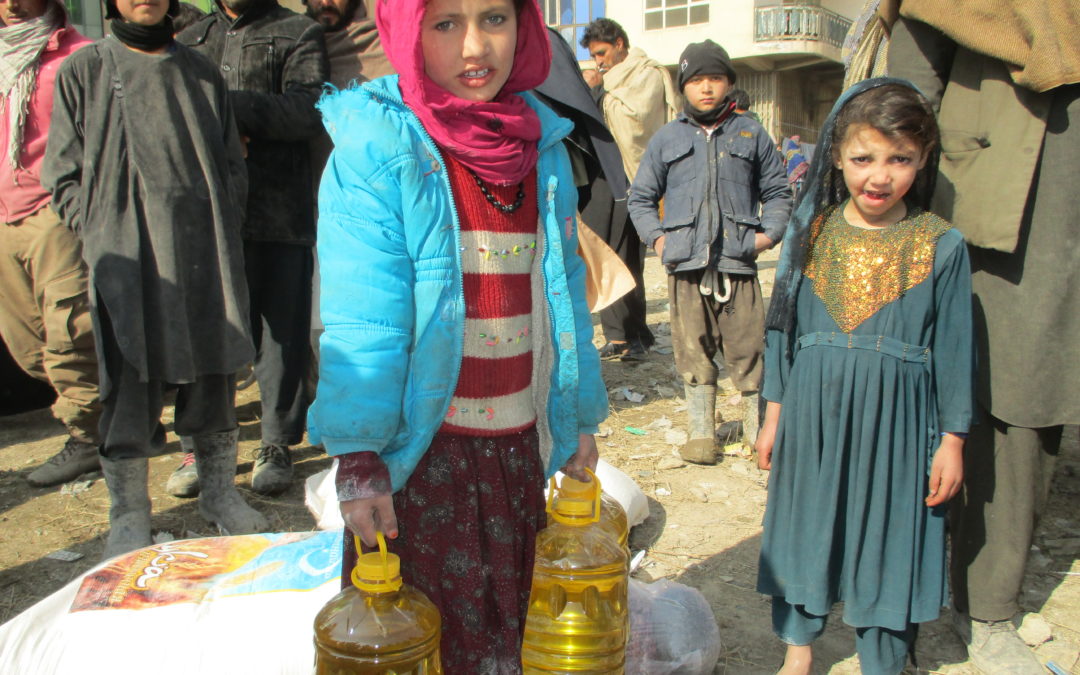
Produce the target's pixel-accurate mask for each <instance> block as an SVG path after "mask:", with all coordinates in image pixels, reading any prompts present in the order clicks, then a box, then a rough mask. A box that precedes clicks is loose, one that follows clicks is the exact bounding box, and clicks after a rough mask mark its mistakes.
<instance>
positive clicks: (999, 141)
mask: <svg viewBox="0 0 1080 675" xmlns="http://www.w3.org/2000/svg"><path fill="white" fill-rule="evenodd" d="M900 11H901V16H903V13H904V9H903V7H901V10H900ZM905 52H906V53H905ZM889 74H890V75H892V76H894V77H902V78H904V79H907V80H910V81H911V82H912V83H914V84H915V85H916V86H918V87H919V88H920V89H921V90H922V92H923V93H924V94H926V96H927V97H928V98H929V99H930V101H931V103H933V104H934V107H935V108H936V109H937V110H938V124H939V126H940V128H941V150H942V156H941V166H940V174H939V176H938V184H937V189H936V190H935V193H934V202H933V206H932V208H933V210H934V212H935V213H937V214H939V215H940V216H941V217H943V218H945V219H947V220H950V221H952V223H953V224H954V225H956V227H957V228H959V229H960V231H961V232H963V233H964V236H965V238H967V240H968V242H969V243H971V244H973V245H975V246H981V247H983V248H990V249H995V250H998V251H1005V252H1012V251H1014V250H1015V249H1016V244H1017V241H1018V237H1019V232H1020V223H1021V220H1022V218H1023V214H1024V208H1025V206H1026V205H1027V199H1028V193H1029V191H1030V189H1031V181H1032V178H1033V176H1034V174H1035V168H1036V166H1037V164H1038V160H1039V149H1040V148H1041V147H1042V140H1043V135H1044V134H1045V133H1046V116H1047V113H1048V112H1049V106H1050V99H1051V94H1039V93H1036V92H1033V91H1031V90H1028V89H1024V88H1022V87H1018V86H1016V85H1015V84H1014V83H1013V81H1012V79H1011V77H1010V75H1009V71H1008V69H1007V67H1006V66H1005V65H1004V64H1003V63H1002V62H1001V61H999V60H998V59H995V58H992V57H989V56H983V55H981V54H977V53H975V52H973V51H971V50H970V49H967V48H965V47H961V46H959V45H957V44H956V42H954V41H953V40H952V39H950V38H948V37H946V36H945V35H944V34H942V33H941V32H940V31H938V30H935V29H933V28H931V27H930V26H928V25H926V24H924V23H921V22H918V21H910V20H908V19H904V18H902V19H901V20H900V21H899V22H897V23H896V24H895V25H894V26H893V34H892V40H891V43H890V56H889ZM946 85H947V88H946ZM988 186H993V187H992V189H988Z"/></svg>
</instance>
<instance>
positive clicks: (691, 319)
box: [628, 40, 791, 464]
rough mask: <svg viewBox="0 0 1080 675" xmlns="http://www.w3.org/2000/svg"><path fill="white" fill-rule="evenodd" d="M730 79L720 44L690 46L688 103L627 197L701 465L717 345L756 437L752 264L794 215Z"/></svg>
mask: <svg viewBox="0 0 1080 675" xmlns="http://www.w3.org/2000/svg"><path fill="white" fill-rule="evenodd" d="M734 84H735V70H734V68H732V66H731V60H730V59H729V58H728V55H727V52H726V51H724V49H723V48H722V47H720V45H718V44H716V43H715V42H713V41H711V40H706V41H704V42H699V43H695V44H691V45H688V46H687V47H686V49H685V50H684V51H683V53H682V56H681V57H679V89H680V90H681V91H682V93H683V96H684V97H685V99H686V104H685V107H684V109H683V111H682V112H681V113H679V116H678V118H676V119H675V120H674V121H672V122H669V123H668V124H667V125H665V126H664V127H663V128H661V129H660V131H658V132H657V133H656V134H655V135H654V136H653V138H652V140H651V141H650V142H649V147H648V149H646V151H645V156H644V157H643V158H642V161H641V166H640V167H639V168H638V172H637V176H636V177H635V179H634V184H633V186H632V187H631V189H630V198H629V202H628V203H629V209H630V215H631V217H632V218H633V220H634V227H636V228H637V231H638V233H639V234H640V235H641V239H642V241H644V242H645V243H646V245H648V246H651V247H653V248H654V249H655V250H656V254H657V255H658V256H660V259H661V261H662V262H663V264H664V267H665V269H667V272H668V296H669V298H670V304H671V332H672V338H673V346H674V352H675V366H676V368H677V370H678V372H679V374H680V376H681V377H682V378H683V383H684V385H685V387H686V401H687V406H688V414H689V418H690V425H689V440H688V442H687V444H686V445H685V446H683V448H682V449H681V450H680V454H681V455H682V457H683V459H685V460H686V461H689V462H695V463H698V464H715V463H716V441H715V428H716V421H715V410H716V380H717V376H718V375H719V371H718V369H717V367H716V365H715V364H714V363H713V357H714V356H716V354H717V352H719V353H720V354H721V355H723V358H724V364H725V368H726V370H727V373H728V375H730V376H731V381H732V383H733V384H734V385H735V386H736V387H737V388H738V389H739V391H741V392H742V394H743V399H744V405H745V409H744V411H745V412H744V416H743V425H744V426H743V428H744V440H745V441H747V442H749V443H750V444H751V445H753V443H754V437H755V436H756V435H757V421H758V413H757V407H758V388H759V386H760V383H761V370H762V351H763V348H764V344H763V335H764V331H765V313H764V304H763V301H762V297H761V286H760V285H759V284H758V279H757V264H756V263H755V260H756V259H757V256H758V254H759V253H761V252H762V251H764V250H765V249H767V248H771V247H772V246H773V245H775V244H776V243H777V242H779V241H780V240H781V239H782V238H783V235H784V228H785V227H786V225H787V221H788V216H789V215H790V213H791V190H790V189H789V188H788V182H787V178H786V177H785V175H784V167H783V164H782V163H781V161H780V155H779V153H777V151H776V149H775V148H774V147H773V142H772V139H771V138H770V137H769V134H768V133H767V132H766V131H765V129H764V128H763V127H762V126H761V125H760V124H758V123H757V122H755V121H753V120H751V119H749V118H746V117H743V116H741V115H736V114H734V108H735V102H734V101H733V100H732V99H731V97H730V96H729V95H728V94H729V92H730V91H731V88H732V86H733V85H734ZM661 198H664V213H663V219H662V220H661V218H660V214H659V205H660V200H661ZM759 214H760V215H759Z"/></svg>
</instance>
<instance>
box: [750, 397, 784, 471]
mask: <svg viewBox="0 0 1080 675" xmlns="http://www.w3.org/2000/svg"><path fill="white" fill-rule="evenodd" d="M780 410H781V404H779V403H774V402H773V401H767V402H766V403H765V421H764V422H762V424H761V428H760V429H758V435H757V441H755V442H754V452H756V453H757V465H758V468H759V469H761V470H762V471H769V470H770V469H772V451H773V444H774V443H775V442H776V427H777V425H778V424H779V423H780Z"/></svg>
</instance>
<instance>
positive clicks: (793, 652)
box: [776, 645, 814, 675]
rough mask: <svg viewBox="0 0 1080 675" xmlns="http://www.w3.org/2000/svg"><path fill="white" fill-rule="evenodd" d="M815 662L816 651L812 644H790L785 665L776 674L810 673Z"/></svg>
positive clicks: (785, 656)
mask: <svg viewBox="0 0 1080 675" xmlns="http://www.w3.org/2000/svg"><path fill="white" fill-rule="evenodd" d="M813 662H814V652H813V650H812V649H811V648H810V645H801V646H795V645H788V648H787V653H786V654H785V655H784V665H783V667H782V668H780V670H779V671H778V672H777V673H776V675H810V666H811V665H812V664H813Z"/></svg>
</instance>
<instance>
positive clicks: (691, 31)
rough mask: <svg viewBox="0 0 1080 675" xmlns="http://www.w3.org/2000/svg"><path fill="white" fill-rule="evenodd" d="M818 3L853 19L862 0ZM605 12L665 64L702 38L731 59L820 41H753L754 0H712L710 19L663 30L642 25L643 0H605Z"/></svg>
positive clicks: (798, 49) (634, 42)
mask: <svg viewBox="0 0 1080 675" xmlns="http://www.w3.org/2000/svg"><path fill="white" fill-rule="evenodd" d="M777 4H780V3H779V0H777ZM821 6H822V7H824V8H826V9H828V10H831V11H833V12H836V13H837V14H840V15H842V16H844V17H846V18H848V19H851V20H853V21H854V20H855V19H856V18H857V17H858V16H859V14H860V12H861V11H862V6H863V0H822V1H821ZM607 16H608V18H611V19H614V20H615V21H618V22H619V24H621V25H622V27H623V28H625V29H626V33H627V35H628V36H629V37H630V44H631V45H633V46H635V47H641V48H642V49H644V50H645V53H646V54H648V55H649V56H651V57H652V58H654V59H656V60H657V61H659V62H661V63H663V64H666V65H672V64H674V63H675V62H676V61H678V59H679V54H681V53H682V50H683V49H684V48H685V47H686V45H688V44H690V43H691V42H701V41H702V40H705V39H710V40H712V41H713V42H716V43H718V44H719V45H720V46H722V47H723V48H724V49H726V50H727V52H728V54H729V55H730V56H731V58H733V59H740V58H748V57H752V56H762V55H768V54H775V53H780V52H803V51H807V50H809V51H811V52H815V53H821V49H820V46H819V45H816V44H813V43H806V42H800V41H792V42H789V43H786V44H779V45H778V44H777V43H770V44H767V45H761V44H758V43H755V42H754V0H712V2H711V3H710V5H709V23H707V24H698V25H694V26H682V27H678V28H666V29H664V30H651V31H646V30H645V29H644V21H645V2H644V0H608V2H607ZM830 52H831V50H830Z"/></svg>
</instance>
